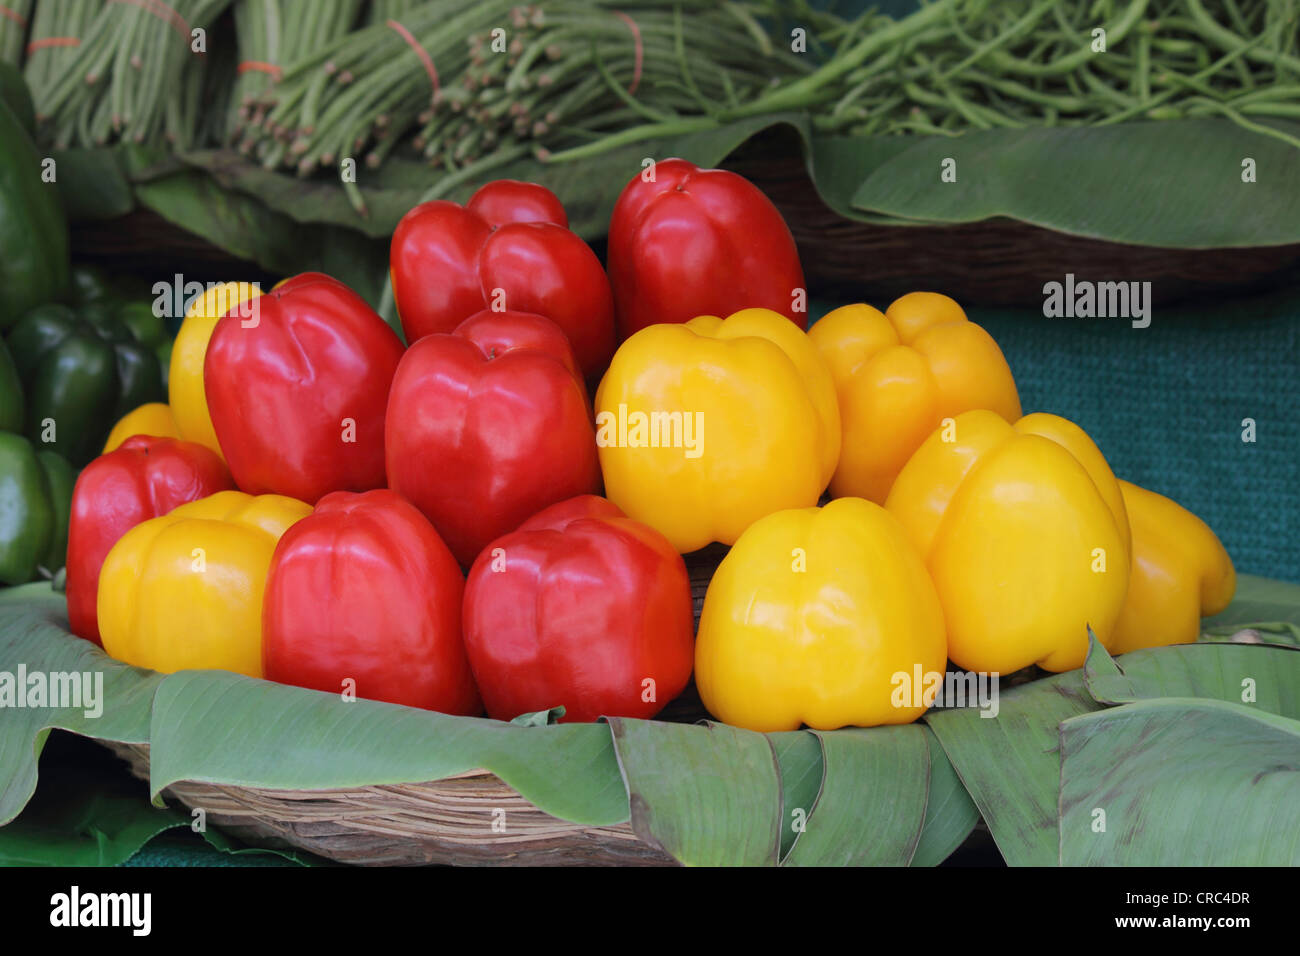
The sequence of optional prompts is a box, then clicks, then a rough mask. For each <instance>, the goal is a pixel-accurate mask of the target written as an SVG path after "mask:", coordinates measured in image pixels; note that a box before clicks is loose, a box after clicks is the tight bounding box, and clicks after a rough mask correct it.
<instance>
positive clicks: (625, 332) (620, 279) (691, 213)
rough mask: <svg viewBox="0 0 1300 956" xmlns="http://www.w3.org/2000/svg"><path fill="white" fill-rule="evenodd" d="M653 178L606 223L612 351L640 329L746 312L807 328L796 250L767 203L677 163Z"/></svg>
mask: <svg viewBox="0 0 1300 956" xmlns="http://www.w3.org/2000/svg"><path fill="white" fill-rule="evenodd" d="M653 170H654V178H653V179H651V180H647V179H645V178H643V176H644V175H645V173H642V174H639V175H638V176H637V177H636V178H635V179H633V180H632V181H631V182H630V183H628V184H627V186H626V187H624V189H623V192H622V194H621V195H620V196H619V197H618V203H617V204H616V205H615V206H614V215H613V217H612V218H611V219H610V223H609V255H608V258H609V279H610V285H611V286H612V288H613V292H614V307H615V313H616V315H617V321H618V339H619V341H620V342H621V341H623V340H624V339H626V338H627V337H628V336H630V335H632V334H633V333H634V332H637V331H639V330H641V329H643V328H645V327H646V326H647V325H654V324H656V323H659V322H689V321H690V320H691V319H693V318H695V317H696V316H697V315H720V316H728V315H731V314H732V313H733V312H739V311H740V310H741V309H747V308H751V307H758V308H764V309H771V310H772V311H773V312H779V313H781V314H782V315H784V316H785V317H786V318H788V319H790V320H791V321H793V322H794V323H795V324H797V325H798V326H799V327H800V328H805V327H806V326H807V324H808V310H807V298H806V295H805V294H804V281H803V268H802V267H801V266H800V264H799V250H798V249H796V248H795V244H794V238H793V237H792V236H791V235H790V229H789V227H787V226H786V224H785V220H784V219H782V218H781V213H780V212H778V211H777V208H776V207H775V206H774V205H772V202H771V200H769V199H768V198H767V197H766V196H765V195H763V193H762V192H761V191H760V190H759V189H758V187H757V186H755V185H754V184H753V183H751V182H750V181H749V180H747V179H745V178H744V177H743V176H738V175H736V174H735V173H732V172H728V171H727V170H723V169H700V168H699V167H698V166H696V165H695V164H694V163H688V162H687V161H686V160H684V159H665V160H663V161H661V162H658V163H655V165H654V167H653ZM796 306H799V308H798V309H796Z"/></svg>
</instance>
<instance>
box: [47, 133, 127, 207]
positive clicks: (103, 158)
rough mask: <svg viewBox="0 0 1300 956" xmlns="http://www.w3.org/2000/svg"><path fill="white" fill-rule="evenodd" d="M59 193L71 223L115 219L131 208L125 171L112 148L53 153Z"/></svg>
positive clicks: (78, 149)
mask: <svg viewBox="0 0 1300 956" xmlns="http://www.w3.org/2000/svg"><path fill="white" fill-rule="evenodd" d="M51 156H52V157H53V159H54V162H55V168H56V169H57V170H58V177H59V186H60V192H61V193H62V195H63V204H64V207H65V208H66V210H67V213H68V218H69V219H71V220H72V221H73V222H79V221H83V220H96V219H115V218H117V217H118V216H125V215H126V214H127V213H129V212H130V211H131V210H132V209H134V208H135V195H134V193H133V192H132V189H131V182H130V180H129V179H128V178H127V174H126V169H125V168H124V167H123V165H122V161H121V160H120V159H119V158H118V153H117V151H116V150H113V149H82V148H74V149H64V150H54V151H53V153H51Z"/></svg>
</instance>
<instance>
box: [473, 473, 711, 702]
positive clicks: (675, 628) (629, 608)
mask: <svg viewBox="0 0 1300 956" xmlns="http://www.w3.org/2000/svg"><path fill="white" fill-rule="evenodd" d="M464 628H465V647H466V650H467V651H468V653H469V659H470V665H471V666H472V667H473V670H474V675H475V679H476V681H477V682H478V685H479V690H480V692H481V693H482V695H483V701H484V704H485V705H486V706H487V711H488V715H489V716H491V717H496V718H498V719H500V720H512V719H514V718H515V717H517V716H519V715H520V714H524V713H530V712H533V711H539V710H545V709H547V708H549V707H554V706H557V705H563V706H564V708H565V713H564V717H563V718H562V721H564V722H585V721H592V720H595V719H596V718H598V717H601V716H621V717H640V718H650V717H653V716H654V715H655V714H657V713H658V712H659V711H660V710H661V709H663V707H664V705H665V704H667V703H668V702H669V701H671V700H672V699H673V698H674V697H676V696H677V695H678V694H680V693H681V692H682V690H683V689H684V688H685V687H686V684H687V682H688V681H689V680H690V676H691V666H692V663H693V660H694V652H695V641H694V636H693V633H694V616H693V612H692V604H691V587H690V579H689V577H688V576H687V573H686V565H685V563H684V562H683V561H682V557H681V555H679V554H678V553H677V552H676V551H675V550H674V549H673V547H672V545H671V544H669V543H668V540H667V539H666V538H664V536H663V535H661V534H659V532H657V531H655V530H654V529H652V528H649V527H647V526H646V525H643V524H640V523H639V522H636V521H633V520H632V519H631V518H627V517H625V516H624V515H623V512H622V511H620V510H619V509H618V507H617V506H616V505H614V504H611V503H610V502H609V501H606V500H605V499H604V498H597V497H595V496H591V495H586V496H582V497H578V498H572V499H570V500H568V501H564V502H560V503H559V504H556V505H552V506H551V507H550V508H547V509H546V510H544V511H542V512H540V513H538V514H537V515H535V516H533V517H532V518H531V519H529V520H528V521H526V522H525V523H524V524H523V525H521V526H520V528H519V529H518V530H517V531H514V532H513V533H511V534H508V535H505V536H503V537H501V538H498V539H497V540H496V541H493V542H492V543H491V545H489V546H488V547H487V548H485V549H484V551H483V553H482V554H480V555H479V558H478V560H477V561H475V562H474V567H473V568H472V569H471V571H470V573H469V580H468V581H467V582H466V586H465V614H464Z"/></svg>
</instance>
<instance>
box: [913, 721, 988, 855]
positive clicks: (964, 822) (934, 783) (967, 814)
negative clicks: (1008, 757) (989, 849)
mask: <svg viewBox="0 0 1300 956" xmlns="http://www.w3.org/2000/svg"><path fill="white" fill-rule="evenodd" d="M918 726H921V727H924V728H925V742H926V746H927V747H928V748H929V751H930V793H929V795H928V796H927V799H926V804H925V824H924V826H923V827H922V829H921V840H920V842H919V843H918V844H917V846H916V852H915V853H914V854H913V855H912V866H938V865H939V864H940V863H942V862H943V861H944V860H946V859H948V857H950V856H951V855H952V853H953V851H954V850H956V849H957V847H959V846H961V844H962V842H963V841H964V840H965V839H966V837H968V836H970V833H971V831H972V830H974V829H975V824H976V823H978V822H979V818H980V814H979V810H977V809H975V803H974V802H973V801H972V800H971V798H970V794H969V793H967V792H966V788H965V787H964V786H962V782H961V778H960V777H958V776H957V771H956V770H954V769H953V767H952V762H951V761H950V760H949V759H948V755H947V754H945V753H944V752H943V747H941V746H940V745H939V738H937V737H936V736H935V735H934V731H933V730H932V729H931V728H930V727H929V726H928V725H927V724H919V725H918Z"/></svg>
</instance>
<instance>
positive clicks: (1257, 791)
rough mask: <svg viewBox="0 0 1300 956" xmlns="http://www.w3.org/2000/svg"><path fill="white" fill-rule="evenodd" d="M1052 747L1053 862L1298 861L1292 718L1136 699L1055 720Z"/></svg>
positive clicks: (1298, 797)
mask: <svg viewBox="0 0 1300 956" xmlns="http://www.w3.org/2000/svg"><path fill="white" fill-rule="evenodd" d="M1061 754H1062V761H1061V803H1060V807H1061V811H1060V812H1061V839H1060V861H1061V863H1062V864H1064V865H1067V866H1095V865H1099V864H1104V865H1111V866H1139V865H1140V866H1295V865H1297V864H1300V721H1296V720H1291V719H1288V718H1285V717H1279V716H1277V715H1276V714H1270V713H1266V712H1264V711H1260V710H1252V709H1250V708H1249V707H1247V706H1244V705H1242V704H1231V703H1225V702H1223V701H1217V700H1196V699H1190V698H1162V699H1158V700H1145V701H1140V702H1137V703H1133V704H1128V705H1125V706H1123V707H1116V708H1113V709H1110V710H1106V711H1102V712H1100V713H1095V714H1088V715H1085V716H1081V717H1077V718H1074V719H1072V720H1067V721H1066V722H1065V723H1064V724H1063V725H1062V727H1061ZM1098 811H1102V812H1103V813H1104V823H1105V829H1104V830H1100V829H1098V825H1099V823H1100V821H1101V820H1102V819H1103V818H1102V816H1101V814H1100V813H1098Z"/></svg>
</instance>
